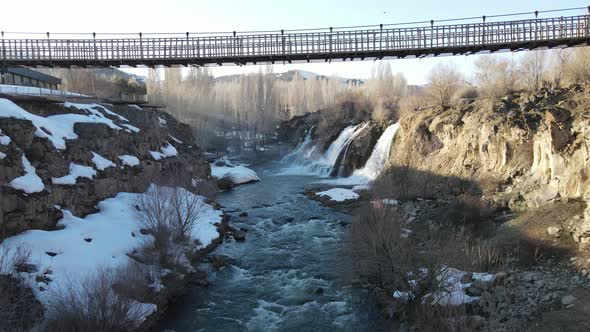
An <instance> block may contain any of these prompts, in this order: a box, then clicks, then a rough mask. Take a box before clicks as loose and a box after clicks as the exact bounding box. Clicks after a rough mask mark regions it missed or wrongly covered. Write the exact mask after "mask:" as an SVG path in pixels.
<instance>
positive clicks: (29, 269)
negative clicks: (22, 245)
mask: <svg viewBox="0 0 590 332" xmlns="http://www.w3.org/2000/svg"><path fill="white" fill-rule="evenodd" d="M15 268H16V272H25V273H35V272H37V271H38V268H37V265H35V264H30V263H22V264H18V265H16V266H15Z"/></svg>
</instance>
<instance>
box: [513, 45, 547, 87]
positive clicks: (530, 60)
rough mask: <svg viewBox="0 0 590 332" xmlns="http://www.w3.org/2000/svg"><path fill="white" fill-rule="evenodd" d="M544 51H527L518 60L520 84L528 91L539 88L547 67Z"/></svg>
mask: <svg viewBox="0 0 590 332" xmlns="http://www.w3.org/2000/svg"><path fill="white" fill-rule="evenodd" d="M545 54H546V52H545V51H529V52H527V53H526V54H524V55H523V57H522V59H521V60H520V66H519V67H520V68H519V72H520V83H521V86H522V87H523V88H525V89H526V90H529V91H537V90H539V89H540V88H541V83H542V82H543V80H544V77H543V76H544V75H545V72H546V69H547V68H546V67H547V59H546V57H545Z"/></svg>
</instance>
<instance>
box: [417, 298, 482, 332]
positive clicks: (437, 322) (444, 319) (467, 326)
mask: <svg viewBox="0 0 590 332" xmlns="http://www.w3.org/2000/svg"><path fill="white" fill-rule="evenodd" d="M412 317H413V319H412V322H413V324H412V328H413V329H414V330H415V331H429V332H434V331H436V332H471V331H474V330H475V328H476V327H477V325H478V322H476V321H474V320H473V319H472V318H470V317H469V316H468V314H467V308H466V307H465V306H464V305H457V306H440V305H432V304H421V305H416V306H415V307H414V308H413V310H412Z"/></svg>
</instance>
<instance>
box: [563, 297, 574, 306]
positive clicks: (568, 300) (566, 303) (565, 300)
mask: <svg viewBox="0 0 590 332" xmlns="http://www.w3.org/2000/svg"><path fill="white" fill-rule="evenodd" d="M574 302H576V298H575V297H574V296H573V295H566V296H564V297H562V298H561V304H563V305H564V306H569V305H570V304H573V303H574Z"/></svg>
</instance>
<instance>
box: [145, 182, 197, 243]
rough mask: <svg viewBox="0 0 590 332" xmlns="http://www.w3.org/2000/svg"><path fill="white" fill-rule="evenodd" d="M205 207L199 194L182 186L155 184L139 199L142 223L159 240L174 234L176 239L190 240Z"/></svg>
mask: <svg viewBox="0 0 590 332" xmlns="http://www.w3.org/2000/svg"><path fill="white" fill-rule="evenodd" d="M202 209H203V202H202V200H201V198H200V197H199V196H197V195H194V194H192V193H191V192H189V191H187V190H184V189H181V188H179V187H163V186H153V187H152V188H150V190H149V191H148V192H147V193H145V194H144V195H141V196H140V198H139V201H138V214H139V217H140V220H141V223H142V225H143V226H144V227H145V228H146V229H148V230H149V231H150V233H151V234H152V235H153V236H154V239H155V242H156V243H161V242H162V241H166V240H167V239H168V238H169V237H170V236H172V239H173V240H174V241H176V242H184V241H186V240H188V239H189V238H190V232H191V230H192V229H193V227H194V226H195V224H196V223H197V222H198V220H199V217H200V215H201V211H202ZM160 236H161V238H160Z"/></svg>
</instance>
